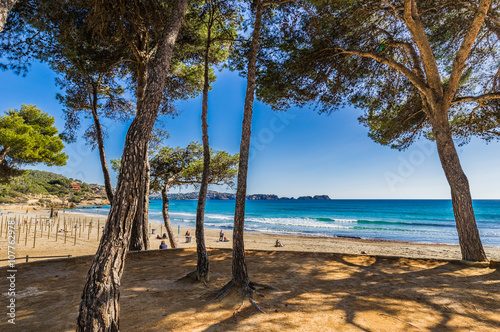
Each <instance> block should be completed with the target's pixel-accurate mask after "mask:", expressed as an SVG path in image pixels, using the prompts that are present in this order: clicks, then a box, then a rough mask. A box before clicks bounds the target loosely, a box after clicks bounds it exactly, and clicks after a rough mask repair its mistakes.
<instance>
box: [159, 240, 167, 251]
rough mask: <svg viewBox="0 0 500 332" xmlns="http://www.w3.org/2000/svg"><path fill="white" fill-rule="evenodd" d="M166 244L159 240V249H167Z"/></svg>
mask: <svg viewBox="0 0 500 332" xmlns="http://www.w3.org/2000/svg"><path fill="white" fill-rule="evenodd" d="M167 248H168V247H167V245H166V244H165V241H161V244H160V249H167Z"/></svg>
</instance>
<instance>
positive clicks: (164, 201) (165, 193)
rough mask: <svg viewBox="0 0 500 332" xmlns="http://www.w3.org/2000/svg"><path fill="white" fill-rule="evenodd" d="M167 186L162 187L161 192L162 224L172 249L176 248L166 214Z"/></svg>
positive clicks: (168, 205) (168, 216)
mask: <svg viewBox="0 0 500 332" xmlns="http://www.w3.org/2000/svg"><path fill="white" fill-rule="evenodd" d="M167 192H168V186H165V187H163V190H162V191H161V198H162V202H163V204H162V210H161V212H162V215H163V222H164V223H165V228H166V230H167V236H168V241H169V242H170V247H172V248H177V242H175V234H174V230H173V229H172V225H171V224H170V215H169V214H168V210H169V208H170V203H169V201H168V196H167Z"/></svg>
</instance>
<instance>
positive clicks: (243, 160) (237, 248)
mask: <svg viewBox="0 0 500 332" xmlns="http://www.w3.org/2000/svg"><path fill="white" fill-rule="evenodd" d="M262 9H263V8H262V3H261V1H260V0H257V8H256V13H255V25H254V30H253V33H252V43H251V45H250V53H249V56H248V68H247V90H246V95H245V106H244V112H243V125H242V133H241V144H240V163H239V169H238V189H237V190H236V207H235V211H234V232H233V262H232V270H233V279H232V281H233V282H234V284H235V285H237V286H241V287H246V286H247V285H248V283H249V279H248V271H247V263H246V258H245V246H244V243H243V231H244V227H245V196H246V193H247V173H248V156H249V153H250V137H251V135H252V113H253V101H254V93H255V67H256V63H257V52H258V49H259V38H260V29H261V25H262Z"/></svg>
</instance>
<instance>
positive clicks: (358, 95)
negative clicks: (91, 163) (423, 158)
mask: <svg viewBox="0 0 500 332" xmlns="http://www.w3.org/2000/svg"><path fill="white" fill-rule="evenodd" d="M405 3H407V2H404V1H379V0H364V1H328V0H314V1H313V0H309V1H305V2H302V4H303V6H297V5H289V6H283V7H280V8H282V10H281V11H277V12H276V15H275V17H274V19H273V20H270V21H269V20H268V22H267V25H266V28H265V29H264V33H263V41H262V50H261V53H260V55H259V57H260V58H259V59H260V66H259V67H260V70H259V72H258V79H257V84H258V90H257V97H258V99H260V100H261V101H264V102H266V103H268V104H270V105H272V106H273V107H274V108H275V109H287V108H288V107H290V106H291V105H298V106H305V105H308V104H309V105H311V104H312V105H315V107H316V109H317V110H318V111H320V112H332V111H335V110H336V109H338V108H341V107H343V106H346V105H353V106H355V107H359V108H362V109H364V110H366V113H365V115H364V116H362V117H360V119H359V120H360V122H361V123H363V124H364V125H366V126H367V127H368V128H369V130H370V133H369V135H370V137H371V138H372V139H374V140H375V141H377V142H378V143H381V144H384V145H391V147H393V148H397V149H404V148H407V147H408V146H409V145H410V144H412V143H413V142H414V141H415V140H416V139H417V138H418V137H420V136H422V135H424V136H425V137H430V138H431V137H432V135H431V124H430V118H429V114H430V112H429V110H430V104H429V101H428V100H426V97H424V96H423V94H422V89H425V88H426V87H425V86H428V84H429V83H428V80H429V76H430V75H434V74H433V73H431V72H430V69H429V66H427V67H426V64H424V63H423V61H422V58H421V57H422V55H421V54H420V53H421V50H420V49H419V45H421V44H422V41H421V40H420V41H417V40H416V38H420V37H415V35H414V34H413V33H412V31H411V29H410V28H409V26H408V24H407V23H406V21H405V18H404V13H403V7H404V6H403V5H404V4H405ZM415 3H417V7H418V12H419V16H420V17H419V19H420V21H421V22H422V25H423V28H424V30H425V37H426V38H427V40H428V42H429V44H430V47H431V49H432V53H433V56H434V57H435V59H436V60H435V61H436V65H437V69H436V70H437V71H438V73H437V75H438V77H439V78H440V82H441V87H438V88H437V89H440V88H442V89H443V91H445V90H446V88H447V87H448V84H449V80H450V75H451V72H452V68H453V64H454V61H455V59H456V55H457V53H458V50H459V49H460V47H461V45H462V42H463V40H464V38H465V34H466V32H467V30H468V27H469V26H470V25H471V23H472V20H473V19H474V15H476V9H477V8H476V7H477V3H474V4H472V3H467V2H462V1H456V2H453V1H446V0H428V1H418V2H415ZM499 3H500V2H499V1H494V6H493V7H492V8H491V9H490V12H489V14H488V15H489V16H490V17H489V19H487V23H486V24H483V26H482V27H481V30H480V32H479V35H478V38H476V40H475V41H473V47H472V50H471V53H470V54H469V57H468V58H467V61H466V67H465V70H464V71H463V73H462V75H461V76H460V79H459V82H458V84H457V90H456V92H455V93H454V95H452V98H453V101H452V102H451V107H450V108H449V111H448V110H447V111H448V118H449V121H450V125H451V126H452V131H453V132H454V134H455V137H457V138H460V139H462V141H467V140H468V139H469V138H470V137H471V136H474V135H475V136H479V137H481V138H483V139H486V140H491V139H498V138H499V137H500V130H499V125H500V116H499V114H500V112H499V106H500V104H499V103H498V98H499V96H500V84H499V82H500V78H499V75H498V59H497V49H498V46H499V38H498V36H497V34H496V32H498V31H500V30H499V29H498V28H499V27H498V26H495V23H494V22H496V20H495V19H494V18H495V17H499V16H498V14H499V13H498V10H499V8H500V7H499V6H498V4H499ZM492 27H493V28H494V29H493V28H492ZM495 29H496V32H495ZM419 43H420V44H419ZM411 75H415V76H416V77H418V80H421V81H422V82H424V83H423V84H422V85H420V86H419V85H418V84H417V83H416V81H417V79H413V78H412V79H410V78H409V77H410V76H411ZM477 96H486V97H487V98H484V99H481V98H476V97H477ZM468 97H473V98H469V99H467V98H468Z"/></svg>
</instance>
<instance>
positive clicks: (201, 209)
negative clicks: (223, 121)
mask: <svg viewBox="0 0 500 332" xmlns="http://www.w3.org/2000/svg"><path fill="white" fill-rule="evenodd" d="M211 29H212V25H211V23H210V24H209V26H208V29H207V44H206V49H205V59H204V60H205V64H204V65H205V72H204V77H203V81H204V82H203V100H202V107H201V132H202V140H203V173H202V175H201V184H200V193H199V195H198V206H197V208H196V252H197V254H198V261H197V264H196V279H197V280H203V281H204V282H208V280H209V275H208V274H209V272H210V261H209V259H208V252H207V248H206V246H205V229H204V225H203V224H204V220H205V202H206V199H207V191H208V181H209V176H210V144H209V141H208V119H207V117H208V89H209V88H210V82H209V77H208V74H209V69H210V68H209V65H210V64H209V56H210V44H211V40H210V39H211Z"/></svg>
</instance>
